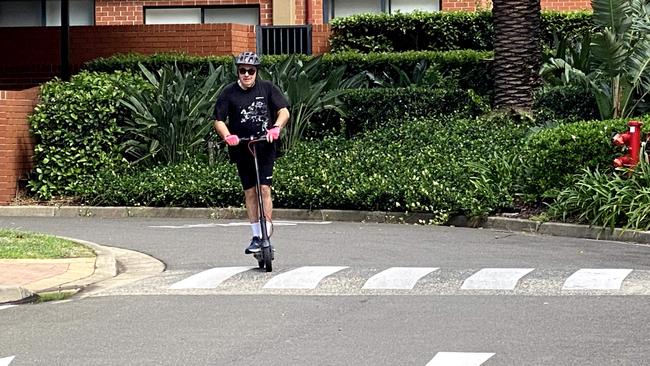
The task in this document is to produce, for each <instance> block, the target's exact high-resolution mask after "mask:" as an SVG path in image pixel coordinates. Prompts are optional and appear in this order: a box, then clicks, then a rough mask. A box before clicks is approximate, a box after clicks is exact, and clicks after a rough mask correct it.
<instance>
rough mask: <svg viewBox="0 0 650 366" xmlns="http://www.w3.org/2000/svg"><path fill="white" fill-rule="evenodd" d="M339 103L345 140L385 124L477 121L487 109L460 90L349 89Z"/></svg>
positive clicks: (421, 88)
mask: <svg viewBox="0 0 650 366" xmlns="http://www.w3.org/2000/svg"><path fill="white" fill-rule="evenodd" d="M341 99H342V100H343V102H344V105H345V106H344V109H345V111H346V112H347V115H346V116H345V117H344V118H343V120H344V121H345V131H346V133H347V134H348V136H352V135H356V134H358V133H360V132H363V131H368V130H373V129H376V128H378V127H386V126H387V125H388V124H389V123H398V124H400V125H401V124H404V123H408V121H410V120H412V119H415V118H421V117H429V118H433V117H443V116H451V115H455V114H461V115H462V116H466V117H477V116H479V115H481V114H483V113H485V112H487V111H489V105H487V104H486V102H485V101H484V100H483V99H482V98H481V97H480V96H478V95H476V94H475V93H473V92H472V91H467V90H461V89H455V90H449V89H429V88H424V87H410V88H377V89H353V90H350V91H349V92H348V93H347V94H345V95H343V96H342V97H341ZM325 130H326V129H325Z"/></svg>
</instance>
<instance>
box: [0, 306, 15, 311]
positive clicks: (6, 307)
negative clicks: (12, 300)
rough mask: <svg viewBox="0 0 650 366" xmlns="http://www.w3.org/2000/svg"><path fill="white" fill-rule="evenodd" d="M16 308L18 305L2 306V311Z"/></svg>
mask: <svg viewBox="0 0 650 366" xmlns="http://www.w3.org/2000/svg"><path fill="white" fill-rule="evenodd" d="M14 306H17V305H0V310H4V309H9V308H13V307H14Z"/></svg>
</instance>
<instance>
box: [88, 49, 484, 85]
mask: <svg viewBox="0 0 650 366" xmlns="http://www.w3.org/2000/svg"><path fill="white" fill-rule="evenodd" d="M288 57H289V56H287V55H281V56H264V57H262V66H263V68H264V69H268V70H271V69H274V68H276V67H277V65H280V64H282V63H286V61H287V58H288ZM292 57H294V58H295V59H298V60H301V61H302V62H305V63H307V62H310V61H311V60H313V59H314V58H316V57H311V56H305V55H293V56H292ZM317 57H318V56H317ZM491 57H492V53H491V52H479V51H472V50H461V51H449V52H442V51H420V52H416V51H410V52H402V53H369V54H361V53H358V52H343V53H338V54H325V55H323V56H322V60H321V61H320V62H319V64H318V69H319V73H320V74H321V77H323V78H326V77H327V76H328V75H329V73H330V72H331V70H333V69H336V68H339V67H342V66H345V67H346V69H345V70H346V71H345V75H344V78H351V77H354V76H355V75H358V74H359V73H363V72H369V73H371V74H374V75H377V76H381V75H383V73H384V72H386V73H387V74H388V76H389V77H390V78H393V79H399V71H398V70H403V71H405V72H409V73H410V72H412V70H414V69H415V67H416V65H417V64H418V63H419V62H421V61H423V60H424V61H426V62H427V63H428V65H429V66H430V68H429V69H430V70H429V71H428V72H427V74H428V76H426V77H427V78H428V79H429V80H434V81H435V80H440V79H445V80H454V81H455V82H456V83H457V86H458V87H460V88H463V89H474V90H475V91H476V92H477V93H479V94H481V95H486V94H489V91H490V89H491V87H492V80H491V76H490V58H491ZM138 63H141V64H142V65H144V66H145V67H147V68H148V69H149V70H158V69H160V68H161V67H162V66H163V65H174V64H176V65H178V67H179V69H180V70H181V71H182V72H187V71H192V70H194V71H197V70H198V72H199V73H200V74H202V75H207V74H208V71H209V68H210V63H213V64H214V65H215V67H217V66H219V65H223V66H224V67H225V69H226V70H228V68H229V67H230V68H232V75H235V72H236V70H235V69H234V63H233V59H232V57H230V56H218V57H196V56H188V55H177V54H159V55H154V56H146V55H136V54H129V55H116V56H113V57H110V58H106V59H97V60H95V61H91V62H89V63H88V64H87V67H88V68H89V69H91V70H101V71H106V72H112V71H115V70H131V71H135V72H138V73H139V72H140V69H139V67H138Z"/></svg>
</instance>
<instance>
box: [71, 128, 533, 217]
mask: <svg viewBox="0 0 650 366" xmlns="http://www.w3.org/2000/svg"><path fill="white" fill-rule="evenodd" d="M525 131H526V129H525V128H524V127H521V126H518V125H516V124H514V123H513V122H512V121H510V120H508V119H505V118H496V119H494V118H481V119H455V118H450V117H441V118H429V119H416V120H413V121H410V123H407V124H404V125H403V126H394V127H388V128H385V129H379V130H376V131H372V132H369V133H366V134H364V135H363V136H360V137H359V138H355V139H353V140H349V139H345V138H342V137H332V138H327V139H324V140H322V141H306V142H301V143H299V144H298V145H297V146H296V147H294V148H293V149H292V150H290V151H288V152H287V154H286V156H285V157H283V158H281V159H280V160H278V162H277V163H276V170H275V172H274V192H275V193H274V196H275V199H274V205H275V207H287V208H307V209H310V208H311V209H318V208H332V209H361V210H382V211H411V212H429V213H434V214H435V216H436V217H437V221H440V222H444V221H446V219H447V218H448V217H449V216H450V215H451V214H454V213H460V212H465V213H472V212H474V207H475V206H476V205H477V204H476V202H475V199H474V197H475V193H474V189H473V188H472V185H471V184H470V177H471V175H472V171H471V169H470V168H469V167H470V166H471V163H472V162H473V161H475V160H476V159H477V157H479V156H492V155H494V154H497V153H498V154H502V153H504V152H507V151H512V150H513V149H514V148H515V147H516V146H517V144H518V142H520V141H521V140H522V138H523V136H524V134H525ZM86 183H87V186H86V187H83V188H82V189H80V190H79V192H80V195H81V196H82V198H83V200H84V201H85V202H86V203H89V204H104V205H148V206H191V207H198V206H220V207H226V206H241V204H242V194H241V187H240V185H239V180H238V178H237V175H236V171H235V169H234V168H233V166H232V165H231V164H229V163H226V162H222V163H220V164H217V165H215V166H212V167H209V166H207V164H206V163H205V162H202V161H199V160H193V161H191V162H187V163H183V164H180V165H177V166H174V167H158V168H154V169H151V170H148V171H143V172H132V171H128V170H127V171H123V172H121V173H115V172H107V173H103V174H99V175H98V178H97V179H95V180H92V181H90V180H89V181H86Z"/></svg>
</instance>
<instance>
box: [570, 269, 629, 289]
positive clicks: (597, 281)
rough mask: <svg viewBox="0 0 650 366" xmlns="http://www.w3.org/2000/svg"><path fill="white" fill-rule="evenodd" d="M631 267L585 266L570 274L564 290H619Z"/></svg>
mask: <svg viewBox="0 0 650 366" xmlns="http://www.w3.org/2000/svg"><path fill="white" fill-rule="evenodd" d="M631 272H632V270H631V269H594V268H583V269H580V270H578V271H576V272H575V273H574V274H572V275H571V276H569V278H567V280H566V281H565V282H564V286H563V287H562V289H563V290H619V289H620V288H621V285H622V284H623V280H625V278H626V277H627V276H628V275H629V274H630V273H631Z"/></svg>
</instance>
